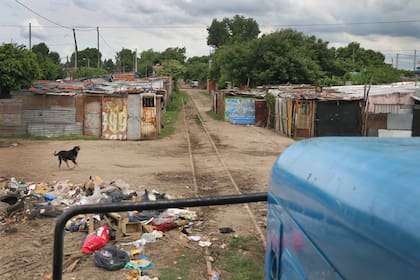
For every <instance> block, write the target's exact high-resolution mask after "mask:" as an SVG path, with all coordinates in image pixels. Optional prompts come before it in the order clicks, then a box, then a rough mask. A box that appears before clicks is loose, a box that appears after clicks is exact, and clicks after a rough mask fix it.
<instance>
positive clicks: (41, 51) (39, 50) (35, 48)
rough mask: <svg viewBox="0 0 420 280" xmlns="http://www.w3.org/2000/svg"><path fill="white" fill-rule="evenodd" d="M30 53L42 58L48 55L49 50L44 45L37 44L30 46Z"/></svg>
mask: <svg viewBox="0 0 420 280" xmlns="http://www.w3.org/2000/svg"><path fill="white" fill-rule="evenodd" d="M32 52H34V53H37V54H40V55H42V56H47V55H48V54H49V53H50V49H49V48H48V46H47V45H46V44H45V43H39V44H36V45H33V46H32Z"/></svg>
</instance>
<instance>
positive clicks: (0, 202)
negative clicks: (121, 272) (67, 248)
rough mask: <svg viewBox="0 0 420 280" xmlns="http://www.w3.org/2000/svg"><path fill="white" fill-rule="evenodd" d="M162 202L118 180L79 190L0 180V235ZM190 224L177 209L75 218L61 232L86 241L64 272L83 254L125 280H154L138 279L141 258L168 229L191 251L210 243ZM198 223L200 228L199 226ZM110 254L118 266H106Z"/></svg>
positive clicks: (191, 216)
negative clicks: (80, 211)
mask: <svg viewBox="0 0 420 280" xmlns="http://www.w3.org/2000/svg"><path fill="white" fill-rule="evenodd" d="M165 199H170V196H169V195H168V194H166V193H160V192H159V191H157V190H155V189H152V191H149V190H148V189H147V188H144V190H143V191H142V192H141V193H140V192H137V191H134V190H133V189H132V188H131V187H130V186H129V185H128V184H127V183H125V182H124V181H123V180H121V179H117V180H115V181H112V182H110V183H106V182H104V181H103V180H102V179H101V178H100V177H97V176H93V177H90V178H89V179H88V180H87V181H86V182H84V183H82V184H75V183H73V182H71V181H70V180H63V181H54V182H48V183H47V182H31V181H30V182H22V181H18V180H17V179H16V178H14V177H11V178H5V177H0V225H4V226H7V228H6V227H5V228H4V229H2V231H4V232H6V231H8V229H9V228H12V227H10V224H13V223H19V222H21V223H25V222H26V221H27V220H34V219H42V218H53V217H57V216H58V215H60V214H61V213H62V211H63V210H64V209H65V208H68V207H71V206H75V205H85V204H96V203H124V202H126V201H127V202H128V201H155V200H165ZM195 221H197V214H196V212H194V211H190V210H188V209H177V208H170V209H162V210H156V211H152V210H148V211H141V212H140V211H128V212H121V213H101V214H87V215H78V216H75V217H73V218H72V219H71V220H69V221H68V222H67V224H66V225H65V231H66V232H67V233H68V234H74V233H82V234H86V238H85V242H84V244H83V246H82V247H83V248H80V251H78V252H74V253H72V254H71V255H70V256H67V261H66V262H65V265H64V272H72V271H73V270H74V269H76V267H77V265H78V264H79V263H81V262H80V260H81V258H83V257H84V254H83V253H85V254H92V255H93V256H95V258H94V261H95V263H96V265H98V266H99V267H102V268H104V269H107V270H116V269H122V268H124V269H125V270H128V271H129V275H128V276H127V279H133V280H134V279H157V278H156V277H155V278H147V277H149V276H148V275H144V274H143V270H145V269H149V268H151V267H152V260H150V259H149V258H148V257H147V256H146V255H145V247H147V246H148V244H149V243H156V242H159V240H160V239H161V238H163V237H164V236H165V234H167V233H168V232H169V231H172V230H174V229H178V231H177V232H178V234H180V235H181V236H185V237H187V236H188V235H190V239H186V240H187V241H186V242H193V243H194V244H195V245H194V246H197V248H199V247H200V246H201V247H209V246H211V244H212V243H211V242H209V241H204V239H205V238H202V237H200V236H197V235H192V226H193V224H194V222H195ZM198 222H199V224H202V221H198ZM190 240H191V241H190ZM99 241H100V242H99ZM127 241H128V242H127ZM197 241H198V242H197ZM32 245H34V246H35V247H37V246H38V247H39V246H40V245H41V243H39V242H38V241H33V243H32ZM82 251H83V253H82ZM112 254H114V255H115V259H118V260H122V262H124V263H123V264H118V265H115V266H112V267H111V266H110V265H108V264H109V263H115V262H114V260H113V258H114V255H112ZM125 256H127V259H125ZM107 262H109V263H108V264H107Z"/></svg>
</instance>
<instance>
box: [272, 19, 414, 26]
mask: <svg viewBox="0 0 420 280" xmlns="http://www.w3.org/2000/svg"><path fill="white" fill-rule="evenodd" d="M417 22H420V19H413V20H390V21H366V22H362V21H359V22H342V23H303V24H275V25H274V26H277V27H304V26H342V25H369V24H400V23H417Z"/></svg>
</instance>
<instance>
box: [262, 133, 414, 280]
mask: <svg viewBox="0 0 420 280" xmlns="http://www.w3.org/2000/svg"><path fill="white" fill-rule="evenodd" d="M265 272H266V273H265V278H266V279H420V139H419V138H367V137H364V138H359V137H354V138H351V137H342V138H339V137H331V138H330V137H327V138H313V139H309V140H304V141H299V142H297V143H295V144H294V145H292V146H291V147H289V148H288V149H286V151H284V152H283V153H282V155H281V156H280V157H279V158H278V159H277V161H276V162H275V164H274V166H273V169H272V172H271V175H270V183H269V206H268V228H267V250H266V265H265Z"/></svg>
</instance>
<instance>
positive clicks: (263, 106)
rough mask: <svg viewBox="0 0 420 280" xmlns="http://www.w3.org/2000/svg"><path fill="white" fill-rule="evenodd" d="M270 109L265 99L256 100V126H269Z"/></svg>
mask: <svg viewBox="0 0 420 280" xmlns="http://www.w3.org/2000/svg"><path fill="white" fill-rule="evenodd" d="M267 118H268V109H267V102H266V101H265V100H264V99H257V100H255V125H256V126H262V127H265V126H267Z"/></svg>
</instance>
